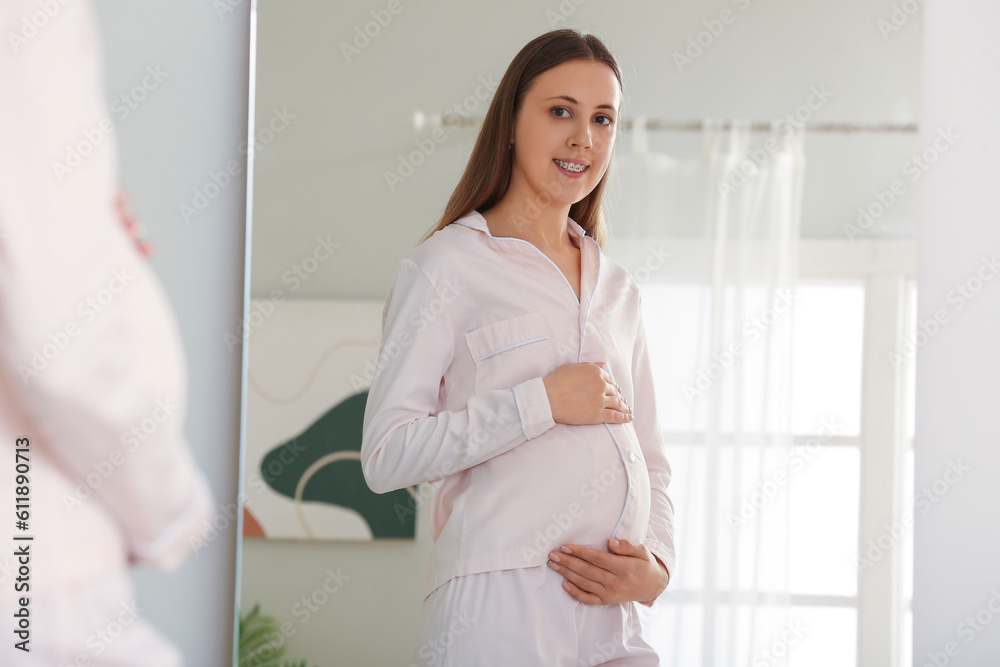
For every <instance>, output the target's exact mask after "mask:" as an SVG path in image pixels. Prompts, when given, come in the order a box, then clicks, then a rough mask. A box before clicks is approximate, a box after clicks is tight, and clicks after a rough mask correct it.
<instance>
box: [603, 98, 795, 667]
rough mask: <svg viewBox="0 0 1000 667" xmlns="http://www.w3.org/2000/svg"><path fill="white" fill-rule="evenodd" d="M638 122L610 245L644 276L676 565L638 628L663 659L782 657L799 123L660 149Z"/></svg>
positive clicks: (712, 124)
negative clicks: (687, 151) (686, 150)
mask: <svg viewBox="0 0 1000 667" xmlns="http://www.w3.org/2000/svg"><path fill="white" fill-rule="evenodd" d="M643 125H644V123H643V120H642V119H641V118H640V119H638V120H637V122H636V124H635V127H636V132H635V133H634V135H633V137H632V138H633V145H632V151H631V153H630V154H629V155H627V156H624V157H623V158H621V159H619V160H618V164H617V166H616V171H617V174H616V175H615V177H614V178H613V183H616V185H617V189H618V192H617V193H615V185H612V188H611V192H610V193H609V195H610V196H609V205H608V222H609V228H610V231H611V236H612V243H611V244H610V245H609V249H608V254H609V256H611V257H612V258H613V259H615V260H616V261H618V262H620V263H621V264H622V265H624V266H625V267H626V268H628V269H629V270H631V271H633V274H634V275H635V276H636V278H637V279H638V280H639V281H640V282H641V283H642V286H643V302H644V307H645V309H646V313H647V326H649V327H650V328H651V351H650V354H651V356H652V357H653V362H654V366H655V367H656V372H657V378H656V382H657V394H658V395H657V399H658V404H659V410H660V414H661V416H662V417H661V419H662V421H663V422H664V424H665V436H666V440H667V443H668V453H669V454H670V455H671V462H672V467H673V480H672V482H671V484H672V488H673V490H674V494H673V496H672V499H673V501H674V504H675V510H676V517H675V520H676V526H675V528H676V533H675V535H676V542H677V544H676V547H677V571H676V573H675V576H674V578H673V579H672V580H671V592H670V594H668V595H665V596H664V597H663V598H662V601H661V602H660V603H659V604H658V605H657V606H656V607H654V609H653V610H650V612H648V613H646V612H644V619H645V621H646V623H647V626H646V634H647V635H648V636H649V637H650V638H651V643H654V645H655V646H656V647H657V648H658V649H659V650H660V652H661V655H662V659H663V664H664V665H675V666H678V667H681V666H683V667H696V666H699V665H701V666H704V667H750V666H751V665H754V666H756V665H758V664H769V665H779V664H787V663H786V658H787V653H788V650H789V649H790V648H791V646H792V645H793V644H794V643H796V641H797V640H798V637H799V636H800V635H799V634H796V633H797V632H800V631H797V630H795V627H796V626H795V617H794V616H795V615H794V611H793V610H791V609H790V599H791V596H790V593H789V579H788V572H789V524H790V515H789V505H788V502H787V498H788V495H787V488H786V487H787V481H788V478H789V474H790V472H792V471H790V470H789V461H790V457H791V456H792V419H791V403H792V363H791V357H792V326H793V317H792V313H793V309H794V299H795V284H796V276H797V272H798V242H799V236H800V234H799V226H800V212H801V200H802V175H803V169H804V164H805V161H804V158H803V142H804V132H803V130H802V129H801V128H795V127H790V126H787V125H783V124H777V123H776V124H774V125H773V126H772V127H771V131H770V133H751V131H750V125H749V122H747V121H742V120H736V121H734V122H733V123H732V127H731V129H724V128H723V127H722V123H721V122H720V121H717V120H708V121H706V122H705V129H704V130H703V133H702V142H701V154H700V155H697V156H693V157H689V156H673V157H667V156H664V155H655V154H652V153H650V152H649V151H648V148H647V147H646V138H645V132H644V127H643ZM664 257H666V259H664ZM682 318H683V319H682ZM674 330H677V331H681V330H683V331H687V332H688V333H687V334H686V335H673V334H672V333H671V332H672V331H674ZM658 332H659V333H660V334H662V335H658ZM792 474H794V472H792ZM755 661H756V662H755Z"/></svg>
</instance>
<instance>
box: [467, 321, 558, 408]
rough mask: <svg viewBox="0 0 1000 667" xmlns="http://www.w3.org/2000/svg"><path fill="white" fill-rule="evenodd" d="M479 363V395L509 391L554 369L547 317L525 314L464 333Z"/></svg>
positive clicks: (477, 384)
mask: <svg viewBox="0 0 1000 667" xmlns="http://www.w3.org/2000/svg"><path fill="white" fill-rule="evenodd" d="M465 341H466V343H467V344H468V346H469V352H470V353H471V354H472V360H473V361H474V362H475V364H476V393H477V394H478V393H481V392H484V391H492V390H495V389H510V388H511V387H513V386H514V385H517V384H520V383H521V382H524V381H525V380H530V379H531V378H534V377H544V376H546V375H548V374H549V373H551V372H552V370H554V368H555V361H556V358H555V345H554V341H553V340H552V337H551V336H550V335H549V327H548V324H547V323H546V322H545V316H544V315H542V313H540V312H533V313H525V314H523V315H517V316H515V317H509V318H507V319H504V320H499V321H497V322H492V323H490V324H487V325H485V326H481V327H479V328H478V329H473V330H472V331H469V332H468V333H466V334H465Z"/></svg>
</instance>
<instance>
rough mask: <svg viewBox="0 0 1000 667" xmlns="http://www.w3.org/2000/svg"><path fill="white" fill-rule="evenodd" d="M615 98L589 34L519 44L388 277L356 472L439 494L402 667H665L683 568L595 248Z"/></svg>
mask: <svg viewBox="0 0 1000 667" xmlns="http://www.w3.org/2000/svg"><path fill="white" fill-rule="evenodd" d="M621 99H622V86H621V74H620V71H619V68H618V65H617V63H616V61H615V59H614V58H613V57H612V55H611V54H610V53H609V52H608V50H607V48H606V47H605V46H604V44H602V43H601V41H600V40H598V39H597V38H596V37H594V36H592V35H582V34H581V33H579V32H577V31H575V30H569V29H563V30H554V31H552V32H549V33H546V34H544V35H541V36H540V37H537V38H535V39H534V40H532V41H531V42H529V43H528V44H527V45H526V46H525V47H524V48H523V49H522V50H521V51H520V52H519V53H518V54H517V56H516V57H515V58H514V60H513V61H512V62H511V64H510V66H509V67H508V69H507V72H506V73H505V74H504V77H503V79H502V80H501V82H500V84H499V87H498V88H497V92H496V94H495V96H494V99H493V100H492V102H491V104H490V108H489V110H488V112H487V114H486V118H485V120H484V122H483V126H482V129H481V131H480V133H479V137H478V139H477V141H476V145H475V147H474V149H473V151H472V155H471V157H470V159H469V163H468V165H467V167H466V169H465V172H464V174H463V175H462V178H461V180H460V182H459V184H458V186H457V187H456V189H455V191H454V193H453V194H452V196H451V199H450V200H449V202H448V205H447V206H446V208H445V212H444V215H443V216H442V218H441V220H440V222H439V223H438V224H437V226H436V227H435V228H433V229H432V230H431V231H430V232H428V234H427V235H426V236H425V237H424V239H422V240H421V242H420V243H419V244H418V245H417V246H416V247H415V248H414V249H412V250H411V251H410V252H409V253H407V254H406V255H405V256H404V257H403V258H402V259H401V260H400V261H399V264H398V272H397V276H396V280H395V282H394V284H393V286H392V289H391V290H390V292H389V296H388V297H387V299H386V302H385V305H384V309H383V322H382V342H381V347H380V350H379V357H378V363H377V365H376V372H375V374H374V377H373V380H372V385H371V388H370V390H369V393H368V402H367V406H366V410H365V419H364V431H363V439H362V447H361V463H362V467H363V470H364V475H365V479H366V480H367V482H368V485H369V486H370V487H371V488H372V490H373V491H375V492H376V493H385V492H388V491H391V490H394V489H399V488H403V487H407V486H411V485H415V484H418V483H420V482H429V483H430V484H431V487H432V489H433V496H432V503H431V508H430V511H431V517H432V524H433V528H432V533H433V538H434V548H433V550H432V553H431V557H430V563H429V566H428V571H427V581H426V589H425V590H426V598H425V599H424V604H423V617H422V626H421V634H420V639H419V644H418V646H417V647H416V649H415V657H414V660H415V662H417V663H419V664H434V665H462V666H465V667H467V666H469V665H498V666H505V667H509V666H511V665H517V666H529V665H538V666H543V665H544V666H545V667H553V666H561V665H567V666H569V665H598V664H605V663H612V664H615V665H626V664H628V665H658V664H659V659H658V657H657V655H656V653H655V651H653V649H652V648H651V647H650V646H649V645H648V644H647V643H646V642H645V641H644V640H643V639H642V636H641V632H642V629H641V625H640V622H639V617H638V613H637V612H638V610H637V608H636V604H645V605H652V604H653V602H654V601H655V599H656V598H657V597H658V596H659V595H660V594H661V593H662V592H663V590H664V589H665V588H666V586H667V583H668V582H669V580H670V576H671V573H672V571H673V569H674V559H675V554H674V541H673V515H674V508H673V503H672V502H671V500H670V498H669V497H668V495H667V486H668V484H669V483H670V476H671V469H670V464H669V463H668V461H667V459H666V456H665V453H664V445H663V440H662V437H661V432H660V425H659V420H658V418H657V414H656V397H655V394H654V388H653V380H652V373H651V368H650V361H649V351H648V348H647V342H646V332H645V327H644V324H643V319H642V309H641V301H640V293H639V286H638V284H637V283H636V281H635V279H634V278H633V277H632V276H631V275H630V274H629V273H628V271H626V270H625V269H624V268H623V267H621V266H620V265H618V264H617V263H615V262H614V261H612V260H610V259H609V258H608V257H607V256H605V255H604V254H603V252H602V244H604V243H605V237H606V229H605V223H604V218H603V215H602V209H601V197H602V193H603V191H604V185H605V174H606V172H607V170H608V165H609V163H610V160H611V156H612V151H613V148H614V140H615V132H616V122H617V120H618V115H619V111H620V107H621Z"/></svg>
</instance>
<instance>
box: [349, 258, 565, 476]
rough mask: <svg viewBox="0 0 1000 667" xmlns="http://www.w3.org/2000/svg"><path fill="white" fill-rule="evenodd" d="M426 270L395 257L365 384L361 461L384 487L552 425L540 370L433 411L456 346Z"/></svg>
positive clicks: (484, 455)
mask: <svg viewBox="0 0 1000 667" xmlns="http://www.w3.org/2000/svg"><path fill="white" fill-rule="evenodd" d="M455 298H462V297H461V296H458V297H455V296H454V295H449V296H448V297H447V298H442V296H441V295H439V294H438V292H437V291H436V290H435V288H434V285H433V284H432V283H431V281H430V279H429V278H428V276H427V275H426V274H425V273H424V272H423V271H422V270H421V269H420V267H419V266H417V265H416V264H415V263H414V262H412V261H411V260H409V259H406V258H403V259H402V260H400V262H399V266H398V273H397V276H396V281H395V283H394V284H393V287H392V288H391V289H390V291H389V295H388V296H387V297H386V303H385V304H384V306H383V316H382V319H383V322H382V343H381V346H380V349H379V355H378V363H377V365H376V369H375V374H374V376H373V378H372V384H371V387H370V388H369V390H368V400H367V403H366V406H365V418H364V426H363V435H362V443H361V465H362V470H363V472H364V476H365V480H366V481H367V483H368V486H369V487H370V488H371V489H372V490H373V491H374V492H375V493H386V492H388V491H393V490H395V489H400V488H404V487H407V486H411V485H414V484H418V483H420V482H426V481H430V480H434V479H439V478H441V477H445V476H447V475H449V474H452V473H455V472H458V471H460V470H465V469H467V468H470V467H472V466H474V465H477V464H479V463H482V462H483V461H486V460H487V459H489V458H491V457H494V456H497V455H499V454H503V453H504V452H507V451H509V450H511V449H513V448H514V447H517V446H518V445H520V444H521V443H523V442H525V441H526V440H528V439H530V438H534V437H537V436H538V435H540V434H542V433H544V432H545V431H547V430H548V429H550V428H552V427H553V426H554V425H555V421H554V420H553V419H552V410H551V406H550V405H549V399H548V394H547V393H546V390H545V384H544V382H543V380H542V378H541V377H535V378H532V379H530V380H526V381H524V382H522V383H520V384H518V385H515V386H514V387H512V388H510V389H497V390H493V391H485V392H481V393H479V394H476V395H474V396H472V398H470V400H469V401H468V405H467V406H466V407H465V408H464V409H462V410H450V411H440V412H438V397H439V393H440V389H441V382H442V378H443V377H444V374H445V371H446V370H447V369H448V367H449V365H450V364H451V362H452V358H453V356H454V354H455V349H454V348H455V344H454V341H455V333H454V330H453V328H452V324H451V320H450V318H449V312H448V311H449V308H450V305H449V304H450V303H451V300H453V299H455Z"/></svg>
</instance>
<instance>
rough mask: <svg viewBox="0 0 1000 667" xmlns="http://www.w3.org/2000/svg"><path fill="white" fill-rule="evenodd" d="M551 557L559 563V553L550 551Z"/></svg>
mask: <svg viewBox="0 0 1000 667" xmlns="http://www.w3.org/2000/svg"><path fill="white" fill-rule="evenodd" d="M549 558H550V559H552V560H554V561H555V562H557V563H558V562H559V554H557V553H550V554H549Z"/></svg>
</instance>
